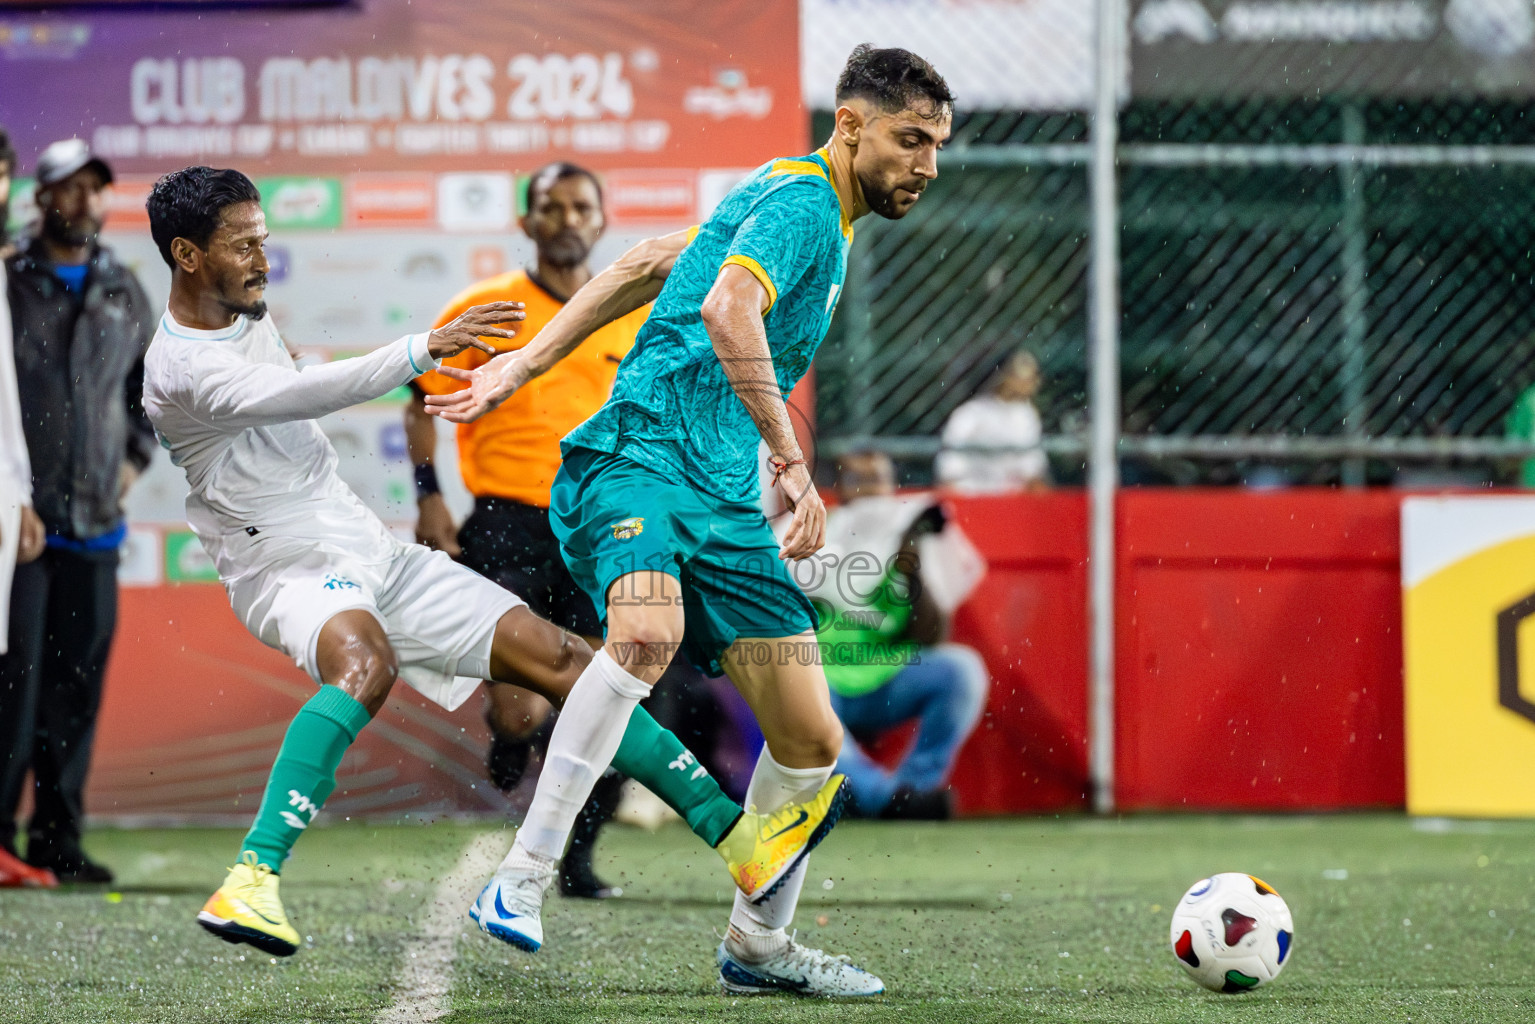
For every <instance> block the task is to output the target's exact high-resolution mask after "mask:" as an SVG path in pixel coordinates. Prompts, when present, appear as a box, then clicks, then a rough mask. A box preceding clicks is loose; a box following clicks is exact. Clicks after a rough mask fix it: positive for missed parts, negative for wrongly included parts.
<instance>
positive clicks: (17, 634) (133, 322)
mask: <svg viewBox="0 0 1535 1024" xmlns="http://www.w3.org/2000/svg"><path fill="white" fill-rule="evenodd" d="M111 181H112V172H111V169H110V168H108V166H107V165H106V163H105V162H103V161H102V160H101V159H99V158H97V157H96V156H94V155H92V153H91V152H90V150H89V148H88V147H87V146H86V144H85V143H84V142H83V141H81V140H79V139H70V140H67V141H64V142H56V143H54V144H53V145H51V146H49V147H48V148H47V149H45V150H44V151H43V153H42V155H41V156H40V157H39V158H38V163H37V205H38V209H39V211H40V212H41V215H42V218H41V224H40V226H39V229H38V231H37V234H36V236H35V237H33V238H31V239H30V240H28V241H27V242H26V243H25V244H24V245H23V246H22V248H21V251H20V252H18V253H17V254H15V255H13V256H11V257H9V258H8V259H7V260H6V261H5V264H6V270H7V277H8V282H7V295H8V297H9V299H10V307H11V320H12V325H13V328H14V344H15V353H16V372H17V377H18V379H19V380H20V382H21V413H22V428H23V430H24V432H25V434H26V439H27V448H28V450H29V451H30V454H31V461H32V505H33V508H34V509H35V510H36V511H37V514H38V515H39V516H40V517H41V518H42V520H43V525H44V526H45V527H46V528H47V547H46V550H45V551H44V553H43V555H42V557H41V558H39V559H37V560H36V561H35V562H31V563H29V564H27V565H22V566H18V567H17V570H16V578H15V580H14V582H13V584H12V588H11V621H10V637H9V639H10V650H9V653H7V654H6V655H4V656H3V657H0V845H4V846H5V847H6V848H7V849H8V850H9V851H10V852H12V853H14V852H16V850H15V839H16V822H15V818H16V810H17V806H18V804H19V803H20V799H21V792H22V787H23V784H24V780H25V778H26V773H27V770H28V769H29V768H30V769H31V771H32V774H33V777H34V786H35V788H34V793H33V796H34V799H33V811H32V818H31V821H30V822H29V825H28V829H27V849H26V860H27V862H28V863H30V864H32V865H34V866H37V867H46V868H49V869H51V870H52V871H53V872H54V874H56V875H57V876H58V877H59V879H60V880H61V881H94V882H106V881H110V880H111V878H112V875H111V872H110V871H108V870H107V869H106V868H105V867H103V866H101V865H99V864H96V863H93V862H92V861H91V860H90V859H88V858H87V857H86V855H85V852H84V850H83V849H82V848H81V845H80V826H81V818H82V816H83V796H84V790H85V777H86V772H87V769H88V768H89V766H90V755H91V741H92V739H93V737H94V735H95V728H96V713H97V709H98V708H99V707H100V704H101V684H102V676H103V674H104V672H105V670H106V661H107V652H108V650H109V648H110V647H111V644H112V633H113V630H114V628H115V627H116V624H117V558H118V553H117V549H118V546H119V545H120V544H121V543H122V540H123V536H124V533H125V530H126V527H125V525H124V522H123V511H122V497H123V495H124V493H125V492H126V491H127V488H128V486H129V485H130V484H131V483H132V482H133V480H134V479H135V478H136V477H137V475H138V474H139V472H140V471H142V470H143V469H144V467H145V466H147V465H148V464H149V460H150V457H151V456H152V454H153V452H154V448H155V440H154V431H153V429H152V428H151V427H150V425H149V420H148V419H147V418H146V417H145V415H144V408H143V383H144V352H145V350H146V349H147V348H148V347H149V342H150V339H151V338H152V337H153V334H154V328H155V319H156V318H155V316H154V314H153V312H152V311H151V310H150V307H149V301H148V299H147V298H146V297H145V295H144V290H143V288H142V287H140V285H139V283H138V281H137V280H136V279H135V278H134V276H133V273H132V272H131V271H129V270H128V268H127V267H125V266H123V265H122V264H121V263H119V262H118V260H117V258H116V257H115V256H114V255H113V254H112V252H111V251H110V250H109V249H107V248H105V247H104V246H102V245H101V244H100V242H99V241H98V240H97V236H98V235H99V233H100V231H101V224H102V217H103V214H104V210H105V205H104V204H105V199H104V196H103V192H104V190H105V188H106V187H107V186H108V185H109V184H111Z"/></svg>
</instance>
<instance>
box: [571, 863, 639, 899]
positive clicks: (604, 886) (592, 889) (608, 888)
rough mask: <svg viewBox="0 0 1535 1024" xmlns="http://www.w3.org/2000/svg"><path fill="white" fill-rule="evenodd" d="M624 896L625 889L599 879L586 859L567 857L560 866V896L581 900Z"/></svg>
mask: <svg viewBox="0 0 1535 1024" xmlns="http://www.w3.org/2000/svg"><path fill="white" fill-rule="evenodd" d="M623 894H624V891H623V889H621V888H619V887H618V886H616V885H609V884H608V883H606V882H604V881H603V880H602V879H600V878H598V877H597V873H596V872H595V871H593V870H592V866H591V864H590V863H588V862H587V861H586V860H585V859H584V858H571V857H566V858H565V861H564V862H563V863H562V864H560V895H561V896H573V897H575V898H576V899H579V900H610V899H613V898H614V897H617V896H622V895H623Z"/></svg>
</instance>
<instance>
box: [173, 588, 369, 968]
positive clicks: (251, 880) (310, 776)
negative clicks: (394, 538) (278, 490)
mask: <svg viewBox="0 0 1535 1024" xmlns="http://www.w3.org/2000/svg"><path fill="white" fill-rule="evenodd" d="M315 665H316V668H318V670H319V674H320V678H321V680H322V682H323V685H322V686H321V687H320V689H319V692H317V693H316V694H315V695H314V696H313V697H311V698H310V699H309V701H308V702H307V703H306V704H305V705H304V706H303V707H302V708H301V709H299V713H298V715H296V716H295V717H294V719H293V723H292V724H291V725H289V726H288V732H287V735H286V736H285V737H284V738H283V745H282V749H281V750H279V751H278V754H277V759H276V761H275V762H273V764H272V772H271V775H270V776H269V777H268V779H267V788H266V793H265V795H264V796H263V797H262V800H261V809H260V810H259V811H257V812H256V821H255V823H254V824H253V825H252V826H251V830H250V832H249V834H247V835H246V837H245V842H244V843H243V844H242V845H241V848H240V863H238V864H236V865H235V866H234V867H233V868H231V869H230V870H229V875H228V877H227V878H226V879H225V880H224V884H223V885H222V886H221V887H220V888H219V890H218V891H217V892H215V893H214V894H213V895H212V896H211V897H209V899H208V902H207V903H206V904H205V905H204V907H203V909H202V911H201V913H199V914H198V915H197V920H198V923H199V924H201V925H202V926H203V927H204V928H206V929H207V930H208V931H210V932H212V933H213V934H215V935H217V936H218V937H219V938H221V939H224V940H225V941H226V942H245V943H249V944H250V945H252V946H255V947H256V948H257V949H260V950H262V951H263V952H266V953H271V954H273V955H275V956H291V955H292V954H293V953H295V952H297V951H298V945H299V935H298V932H297V931H296V930H295V929H294V928H293V926H292V925H290V924H289V923H288V919H287V915H286V914H285V913H284V911H283V906H282V901H281V899H280V898H279V896H278V885H277V876H278V872H279V871H280V870H281V869H282V863H283V861H284V860H285V859H286V858H287V856H288V852H289V851H290V850H291V849H292V848H293V844H294V843H295V842H296V841H297V840H298V837H299V836H300V835H302V834H303V831H304V829H305V828H307V827H308V826H309V823H310V822H311V821H313V820H314V817H315V815H317V814H319V813H320V808H321V807H322V806H323V805H324V803H325V799H326V798H327V797H328V796H330V794H331V791H332V790H333V789H335V787H336V768H337V767H338V766H339V765H340V764H341V758H342V756H343V755H344V754H345V753H346V751H347V748H348V747H350V746H351V745H352V743H353V741H355V740H356V739H357V734H358V733H359V732H360V731H361V730H362V728H363V726H365V725H366V724H367V723H368V722H369V721H370V720H371V719H372V718H373V716H374V715H376V714H378V712H379V710H380V709H381V708H382V707H383V706H384V701H386V700H387V699H388V698H389V691H390V690H391V689H392V688H393V686H394V681H395V676H396V674H397V672H398V669H399V663H398V660H397V659H396V657H395V652H394V649H393V647H391V646H390V644H389V638H388V637H387V636H386V635H385V633H384V628H383V626H381V625H380V624H379V621H378V619H376V618H375V617H374V616H373V615H372V614H371V613H369V612H367V611H364V610H362V609H360V608H354V609H349V610H347V611H343V612H338V613H337V614H335V615H333V616H332V617H331V618H330V619H328V620H327V621H326V623H325V625H324V626H322V627H321V629H320V635H319V637H318V639H317V641H316V645H315Z"/></svg>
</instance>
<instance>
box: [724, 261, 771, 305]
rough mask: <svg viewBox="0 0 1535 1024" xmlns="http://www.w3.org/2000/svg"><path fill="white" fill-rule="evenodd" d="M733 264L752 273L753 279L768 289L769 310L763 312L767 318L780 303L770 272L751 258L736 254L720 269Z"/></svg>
mask: <svg viewBox="0 0 1535 1024" xmlns="http://www.w3.org/2000/svg"><path fill="white" fill-rule="evenodd" d="M732 263H734V264H735V265H736V266H738V267H745V268H746V269H747V270H749V271H751V275H752V277H755V278H756V279H757V280H758V281H761V282H762V287H764V288H766V289H767V293H768V305H767V309H764V310H763V311H762V315H763V316H767V315H768V314H769V313H770V312H772V310H773V306H774V305H775V304H777V302H778V289H777V288H776V287H774V286H773V279H772V278H771V277H768V272H767V271H766V270H763V269H762V264H760V263H758V262H757V261H756V260H754V259H752V258H751V257H750V256H743V255H741V254H740V253H736V254H734V255H733V256H726V257H725V262H724V263H721V264H720V269H721V270H724V269H725V268H726V267H727V266H729V265H730V264H732Z"/></svg>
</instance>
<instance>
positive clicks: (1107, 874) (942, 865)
mask: <svg viewBox="0 0 1535 1024" xmlns="http://www.w3.org/2000/svg"><path fill="white" fill-rule="evenodd" d="M484 831H485V829H484V828H483V827H474V826H466V825H444V824H439V825H430V826H420V825H404V826H384V827H374V826H364V825H355V824H351V825H336V826H333V827H329V828H319V829H315V830H314V831H313V832H311V833H310V834H308V835H306V836H305V837H304V839H303V842H301V843H300V844H299V847H298V856H297V858H296V860H294V861H293V862H291V863H290V865H289V867H288V869H287V871H286V872H285V873H284V876H283V893H284V900H285V903H286V905H287V907H288V911H289V914H290V916H291V917H292V918H293V920H294V923H295V925H296V926H297V927H298V929H299V931H300V933H302V934H304V935H305V936H306V937H308V942H307V944H306V948H304V949H302V950H301V951H300V952H299V953H298V955H296V956H294V957H292V958H291V959H288V960H281V961H276V962H274V961H273V960H272V959H271V958H269V957H267V956H264V955H261V954H259V953H256V952H255V951H254V950H251V949H250V948H249V947H245V946H239V947H236V946H229V945H225V944H223V943H221V942H219V941H218V940H216V939H214V938H213V937H211V936H209V935H207V934H205V933H203V932H202V931H201V929H199V928H198V927H196V925H195V924H194V923H193V918H194V916H195V914H196V912H197V910H198V908H199V906H200V905H201V903H202V901H203V899H205V898H206V896H207V894H208V893H209V892H210V891H211V889H212V888H213V887H214V886H216V885H217V884H218V882H219V881H220V879H221V878H222V876H223V872H224V869H225V867H226V866H227V864H228V863H229V861H230V860H231V857H232V851H234V849H235V848H236V845H237V843H238V838H239V835H238V833H236V832H232V831H216V830H204V829H180V830H155V831H112V830H102V831H97V832H94V833H93V834H92V835H90V836H89V837H88V839H87V847H88V848H89V849H90V850H91V851H92V853H93V854H95V855H96V856H97V857H98V858H99V859H101V860H104V861H105V862H107V863H109V864H111V865H112V866H113V867H114V868H115V869H116V870H117V872H118V876H119V879H118V884H117V885H116V887H115V888H113V889H112V890H110V891H109V890H107V889H102V888H95V889H91V888H75V889H71V890H63V891H59V892H52V893H49V892H31V891H17V890H6V891H3V892H0V1021H22V1022H34V1021H35V1022H42V1021H50V1022H52V1021H58V1022H66V1021H67V1022H70V1024H79V1022H89V1021H112V1022H115V1024H129V1022H140V1021H166V1022H172V1021H174V1022H191V1021H219V1022H227V1021H242V1022H259V1024H265V1022H273V1024H276V1022H282V1024H287V1022H298V1021H315V1022H320V1021H327V1022H328V1021H372V1020H374V1019H375V1018H376V1017H378V1015H379V1014H380V1013H381V1012H384V1011H387V1008H388V1007H389V1006H390V1005H391V1004H392V1003H394V1002H395V1001H396V1000H397V999H398V998H399V997H400V990H399V979H400V978H401V977H402V963H403V962H404V959H405V958H408V957H409V956H410V954H411V953H412V952H413V951H414V950H415V949H417V948H419V946H420V941H421V939H420V931H419V929H420V928H421V927H422V925H421V922H422V921H423V920H424V919H426V918H427V917H428V905H429V903H430V901H431V897H432V894H433V892H434V890H435V888H436V884H437V879H438V878H439V877H440V876H442V875H444V874H447V873H448V872H449V871H450V869H451V868H452V866H453V865H454V864H455V863H456V862H457V861H458V858H459V856H460V853H461V851H463V850H464V849H465V848H466V846H467V844H469V843H470V842H471V840H473V839H474V838H475V836H477V835H479V834H481V833H483V832H484ZM504 838H505V840H506V841H509V840H510V833H509V832H508V833H506V835H505V837H504ZM495 845H496V846H497V847H499V846H500V845H501V838H500V837H498V838H497V840H496V842H495ZM598 864H599V869H600V870H601V871H602V873H603V874H604V875H606V876H607V877H609V878H610V879H611V880H614V881H621V883H622V884H623V885H624V888H625V894H624V896H623V898H622V899H619V900H614V901H610V902H605V903H591V902H585V901H575V900H567V899H560V898H559V897H555V896H552V897H551V898H550V902H549V904H548V905H547V909H546V913H545V929H546V935H547V938H548V942H547V943H546V945H545V948H544V950H543V951H542V952H540V953H538V954H537V955H533V956H528V955H525V954H521V953H518V952H516V951H515V950H512V949H511V948H509V947H506V946H503V945H501V944H499V943H497V942H495V941H494V940H492V939H490V938H489V937H487V936H484V935H481V934H480V933H479V932H477V931H473V930H470V929H468V928H466V929H465V930H464V931H462V932H461V933H460V934H459V935H458V936H457V938H456V939H454V940H452V942H453V945H452V946H451V948H452V949H453V950H454V954H453V958H452V961H451V962H452V971H453V974H452V977H451V988H450V990H449V993H448V996H447V1001H446V1004H445V1006H446V1009H447V1016H445V1017H443V1018H442V1019H443V1020H448V1021H453V1022H458V1024H469V1022H476V1024H479V1022H491V1021H537V1022H543V1021H549V1022H553V1021H560V1022H567V1021H570V1022H580V1021H647V1022H650V1021H699V1020H710V1021H716V1020H717V1021H732V1022H736V1021H740V1022H750V1021H773V1022H774V1024H786V1022H794V1021H833V1020H835V1021H839V1022H840V1021H863V1020H876V1021H882V1020H892V1021H964V1022H967V1024H970V1022H981V1021H1127V1022H1128V1021H1136V1022H1140V1021H1147V1022H1150V1021H1177V1022H1196V1021H1222V1022H1229V1021H1236V1022H1242V1021H1263V1022H1290V1021H1305V1022H1314V1021H1372V1022H1374V1021H1454V1022H1469V1021H1523V1020H1535V916H1532V912H1531V892H1532V889H1535V824H1532V823H1524V822H1510V823H1474V822H1473V823H1434V822H1428V823H1421V822H1420V823H1414V822H1411V821H1409V820H1407V819H1404V818H1402V817H1398V816H1389V815H1382V816H1367V817H1354V816H1349V817H1319V818H1126V819H1122V820H1101V819H1090V818H1075V819H1061V820H1055V819H1044V820H1041V819H1024V820H1010V821H981V822H963V823H951V824H942V825H893V824H876V823H862V822H847V823H844V824H843V825H841V826H839V828H838V829H837V831H836V833H835V834H833V836H832V837H831V838H830V839H829V840H828V842H827V844H826V846H824V847H823V848H822V850H821V851H819V852H817V854H816V855H815V857H814V859H813V861H812V864H811V876H810V880H809V883H808V884H807V886H806V888H805V897H804V900H803V902H802V904H801V909H800V913H799V916H798V919H797V921H796V922H795V923H796V927H798V929H799V938H800V940H801V941H802V942H806V943H809V944H813V945H819V946H823V947H825V948H827V949H830V950H833V951H836V952H845V953H849V954H852V955H853V956H854V957H855V958H856V959H857V961H858V962H860V963H862V964H864V965H866V966H867V967H868V968H869V969H871V970H873V971H875V972H876V973H878V974H880V975H881V976H882V977H883V978H884V979H885V982H886V985H887V987H888V990H889V994H888V995H886V996H884V997H882V998H880V999H877V1000H872V1001H866V1002H861V1003H846V1002H842V1003H817V1002H807V1001H803V1000H795V999H790V998H787V997H772V998H756V999H739V998H737V999H732V998H727V997H725V996H723V995H722V994H720V992H719V991H718V990H717V989H716V987H715V981H714V978H715V972H714V967H713V951H714V947H715V945H716V943H717V937H716V932H717V931H718V930H720V929H722V928H723V926H724V924H725V920H726V917H727V914H728V907H729V899H730V893H729V891H728V890H727V887H726V885H725V884H724V883H723V881H722V880H723V879H724V877H725V876H724V873H723V871H722V869H721V867H720V865H719V864H718V862H717V861H716V860H715V858H714V855H713V854H712V853H711V852H709V851H707V850H704V849H703V848H702V847H701V846H699V845H698V844H697V843H696V841H695V840H694V839H693V838H692V836H691V835H690V834H689V833H687V832H686V831H684V830H683V829H681V828H680V827H676V826H670V827H667V828H665V829H663V830H662V831H661V832H659V833H655V834H650V833H644V832H639V831H635V830H631V829H623V828H614V829H610V830H608V832H606V833H605V834H604V839H603V842H602V845H601V847H600V849H599V856H598ZM1229 870H1240V871H1248V872H1251V873H1253V874H1257V875H1259V876H1260V877H1262V878H1264V879H1265V880H1267V881H1268V882H1270V883H1272V884H1273V885H1274V886H1275V887H1277V888H1278V890H1279V891H1280V893H1282V894H1283V895H1284V896H1285V897H1286V899H1287V900H1288V901H1289V903H1290V906H1291V908H1292V910H1293V911H1294V914H1295V925H1296V939H1295V947H1294V953H1293V954H1292V957H1291V962H1290V963H1289V964H1288V965H1287V967H1286V969H1285V972H1284V974H1283V975H1282V976H1281V977H1280V979H1279V980H1278V981H1277V982H1276V983H1275V984H1274V985H1272V986H1270V987H1267V988H1264V989H1260V990H1258V991H1257V992H1254V993H1250V994H1246V995H1241V996H1221V995H1215V994H1213V993H1207V992H1205V991H1204V990H1202V989H1199V988H1197V987H1196V986H1195V985H1194V984H1193V983H1192V982H1190V981H1189V980H1188V979H1187V978H1185V977H1184V976H1183V974H1182V972H1181V971H1180V969H1179V968H1178V966H1177V965H1176V963H1175V962H1174V960H1173V958H1172V954H1171V953H1170V952H1169V950H1168V945H1167V943H1168V920H1169V914H1170V911H1171V908H1172V905H1173V903H1174V902H1175V901H1176V900H1177V899H1178V897H1179V896H1180V895H1181V894H1182V892H1183V890H1184V889H1185V888H1186V887H1187V886H1188V885H1189V884H1191V883H1192V882H1193V881H1194V880H1195V879H1197V878H1199V877H1200V876H1202V875H1205V874H1208V873H1210V872H1214V871H1229ZM1345 873H1346V877H1345ZM464 923H465V924H466V925H467V924H468V922H467V920H465V921H464Z"/></svg>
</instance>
